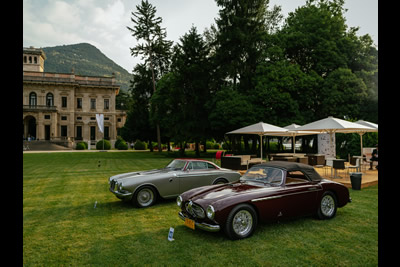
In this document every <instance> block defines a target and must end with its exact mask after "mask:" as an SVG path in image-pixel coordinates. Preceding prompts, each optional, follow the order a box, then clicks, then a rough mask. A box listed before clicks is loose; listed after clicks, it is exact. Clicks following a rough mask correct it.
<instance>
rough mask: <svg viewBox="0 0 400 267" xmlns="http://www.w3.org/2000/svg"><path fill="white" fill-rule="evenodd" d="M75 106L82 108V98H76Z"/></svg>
mask: <svg viewBox="0 0 400 267" xmlns="http://www.w3.org/2000/svg"><path fill="white" fill-rule="evenodd" d="M76 108H82V98H77V99H76Z"/></svg>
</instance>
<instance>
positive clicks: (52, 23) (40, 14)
mask: <svg viewBox="0 0 400 267" xmlns="http://www.w3.org/2000/svg"><path fill="white" fill-rule="evenodd" d="M140 2H141V0H23V9H24V10H23V46H24V47H29V46H34V47H48V46H57V45H69V44H77V43H90V44H92V45H94V46H96V47H97V48H98V49H100V50H101V51H102V52H103V53H104V54H105V55H106V56H107V57H109V58H110V59H112V60H113V61H114V62H115V63H117V64H118V65H120V66H121V67H123V68H125V69H126V70H127V71H129V72H131V71H132V69H133V67H134V65H135V64H136V63H137V62H139V61H138V59H135V58H133V57H131V55H130V49H129V48H130V47H134V46H135V44H136V40H135V39H134V38H133V37H132V36H131V33H130V32H129V30H128V29H127V28H126V26H129V27H133V23H132V22H131V12H134V11H136V5H139V4H140ZM149 2H150V3H151V4H153V5H154V6H156V8H157V13H156V15H157V16H160V17H162V19H163V27H165V28H166V30H167V39H168V40H172V41H174V43H176V42H178V40H179V38H180V37H181V36H183V35H184V34H185V33H187V32H188V31H189V29H190V28H191V26H192V25H194V26H196V27H197V30H198V32H199V33H202V32H203V31H204V29H205V28H208V27H210V25H211V24H212V23H214V19H215V18H216V17H217V16H218V7H217V5H216V3H215V0H168V1H166V0H149ZM305 2H306V0H270V7H272V6H273V5H280V6H282V11H283V14H284V16H285V18H286V17H287V14H288V13H289V12H293V11H294V10H295V9H296V8H297V7H298V6H302V5H304V4H305ZM345 2H346V4H345V8H347V9H348V11H347V12H346V13H345V17H346V20H347V25H348V26H349V27H354V26H357V27H360V30H359V31H358V33H359V35H364V34H367V33H368V34H369V35H370V36H371V37H372V39H373V40H374V43H375V45H376V46H377V45H378V0H346V1H345Z"/></svg>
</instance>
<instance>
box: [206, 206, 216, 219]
mask: <svg viewBox="0 0 400 267" xmlns="http://www.w3.org/2000/svg"><path fill="white" fill-rule="evenodd" d="M214 216H215V210H214V207H213V206H211V205H209V206H208V207H207V217H208V218H209V219H211V220H212V219H214Z"/></svg>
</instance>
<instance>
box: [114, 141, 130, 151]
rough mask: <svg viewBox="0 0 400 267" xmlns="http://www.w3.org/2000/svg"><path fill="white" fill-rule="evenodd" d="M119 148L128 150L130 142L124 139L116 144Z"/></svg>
mask: <svg viewBox="0 0 400 267" xmlns="http://www.w3.org/2000/svg"><path fill="white" fill-rule="evenodd" d="M115 147H116V148H117V149H118V150H128V144H127V143H126V142H125V141H124V140H122V141H121V142H119V143H118V145H116V146H115Z"/></svg>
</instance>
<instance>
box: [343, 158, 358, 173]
mask: <svg viewBox="0 0 400 267" xmlns="http://www.w3.org/2000/svg"><path fill="white" fill-rule="evenodd" d="M346 169H347V174H348V175H349V176H350V169H354V170H355V171H356V172H361V165H360V159H356V164H355V165H349V166H346Z"/></svg>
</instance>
